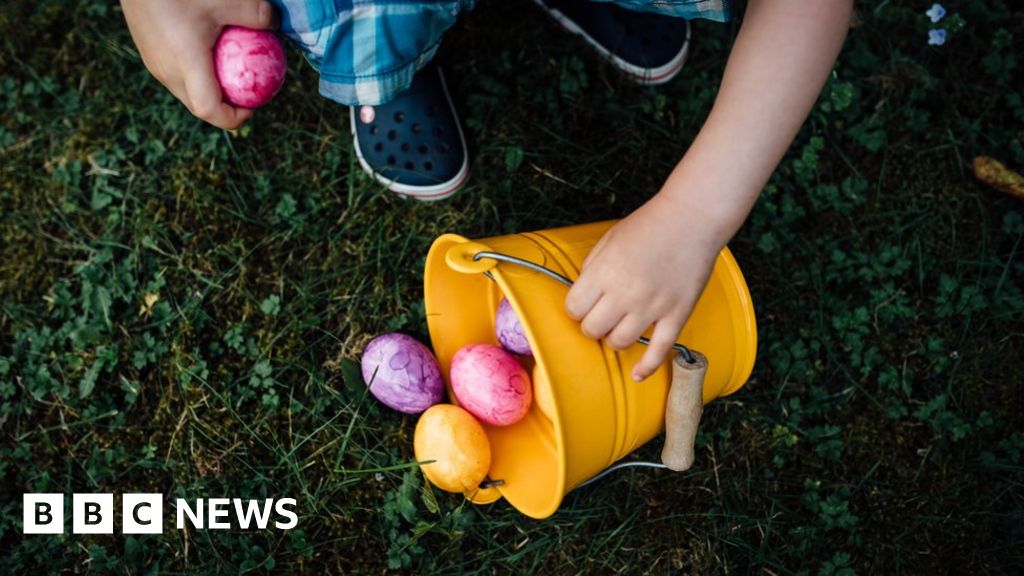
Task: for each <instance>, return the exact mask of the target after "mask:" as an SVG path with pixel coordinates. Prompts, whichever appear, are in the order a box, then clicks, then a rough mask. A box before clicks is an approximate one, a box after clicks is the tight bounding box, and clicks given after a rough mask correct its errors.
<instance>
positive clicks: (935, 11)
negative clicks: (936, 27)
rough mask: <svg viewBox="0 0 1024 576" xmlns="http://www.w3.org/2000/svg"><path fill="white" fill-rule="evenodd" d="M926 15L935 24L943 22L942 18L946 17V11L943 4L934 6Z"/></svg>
mask: <svg viewBox="0 0 1024 576" xmlns="http://www.w3.org/2000/svg"><path fill="white" fill-rule="evenodd" d="M925 14H926V15H927V16H928V18H930V19H931V21H932V23H933V24H934V23H935V22H938V21H939V20H942V17H943V16H945V15H946V9H945V8H943V7H942V4H932V7H931V8H929V9H928V11H927V12H925Z"/></svg>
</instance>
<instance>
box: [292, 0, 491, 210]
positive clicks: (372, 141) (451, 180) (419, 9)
mask: <svg viewBox="0 0 1024 576" xmlns="http://www.w3.org/2000/svg"><path fill="white" fill-rule="evenodd" d="M272 1H273V2H274V3H275V4H276V5H277V6H278V7H279V9H280V10H281V16H282V17H281V31H282V33H284V34H285V36H287V37H288V38H289V39H290V40H291V41H292V42H293V43H294V44H295V45H296V46H298V47H299V48H300V49H301V50H302V51H303V52H304V53H305V55H306V59H307V60H308V61H309V62H310V64H311V65H312V66H313V67H314V68H315V69H316V70H317V72H318V73H319V75H320V81H319V90H320V93H321V94H322V95H323V96H325V97H327V98H329V99H331V100H334V101H336V102H339V103H342V104H347V105H349V106H353V110H352V113H351V125H352V134H353V139H354V142H355V146H356V152H357V154H358V156H359V161H360V165H361V166H362V167H363V168H364V169H365V170H366V171H367V172H369V173H371V174H372V175H373V176H374V177H375V178H377V179H378V180H379V181H381V182H382V183H384V184H386V185H387V186H388V187H389V189H391V190H393V191H395V192H398V193H401V194H404V195H408V196H413V197H417V198H421V199H439V198H441V197H444V196H447V195H450V194H451V193H453V192H454V191H455V190H456V189H457V188H458V187H459V186H461V184H462V183H463V182H464V181H465V178H466V175H467V172H468V161H467V154H466V148H465V143H464V141H463V139H462V132H461V128H460V126H459V122H458V118H457V116H456V115H455V110H454V107H453V106H452V104H451V100H450V98H449V97H448V93H447V90H446V88H445V85H444V80H443V76H442V75H441V72H440V69H439V68H438V67H437V66H434V65H430V62H431V60H432V59H433V58H434V56H435V54H436V52H437V48H438V46H439V44H440V42H441V38H442V37H443V35H444V33H445V32H446V31H447V30H448V29H449V28H450V27H451V26H452V25H453V24H454V23H455V21H456V19H457V17H458V15H459V14H460V12H461V11H462V10H466V9H469V8H471V7H472V5H473V4H474V2H475V0H459V1H449V2H410V1H408V0H402V1H371V0H348V1H343V0H334V1H330V0H272Z"/></svg>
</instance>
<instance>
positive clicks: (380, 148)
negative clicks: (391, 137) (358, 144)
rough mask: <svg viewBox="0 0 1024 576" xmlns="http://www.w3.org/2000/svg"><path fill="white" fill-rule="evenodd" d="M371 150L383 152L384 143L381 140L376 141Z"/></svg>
mask: <svg viewBox="0 0 1024 576" xmlns="http://www.w3.org/2000/svg"><path fill="white" fill-rule="evenodd" d="M373 150H374V152H383V151H384V143H383V142H377V143H376V144H374V145H373Z"/></svg>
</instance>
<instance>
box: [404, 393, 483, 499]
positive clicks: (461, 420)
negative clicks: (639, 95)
mask: <svg viewBox="0 0 1024 576" xmlns="http://www.w3.org/2000/svg"><path fill="white" fill-rule="evenodd" d="M413 450H414V451H415V453H416V461H417V462H427V461H429V460H433V462H430V463H429V464H420V470H422V471H423V474H424V475H425V476H426V477H427V480H430V482H431V483H432V484H433V485H434V486H437V487H438V488H440V489H442V490H445V491H447V492H455V493H463V492H470V491H475V490H477V488H478V487H479V486H480V482H482V481H483V480H484V478H485V477H486V476H487V471H488V470H489V469H490V468H491V444H490V442H488V440H487V434H486V433H485V432H484V428H483V426H481V425H480V423H479V422H477V420H476V418H473V415H472V414H470V413H469V412H466V411H465V410H464V409H462V408H459V407H458V406H455V405H453V404H437V405H434V406H431V407H430V408H428V409H427V410H426V411H425V412H424V413H423V415H421V416H420V419H419V422H417V423H416V432H415V433H414V435H413Z"/></svg>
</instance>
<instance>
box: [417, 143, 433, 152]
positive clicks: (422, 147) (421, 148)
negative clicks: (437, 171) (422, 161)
mask: <svg viewBox="0 0 1024 576" xmlns="http://www.w3.org/2000/svg"><path fill="white" fill-rule="evenodd" d="M416 151H417V152H419V153H420V154H426V153H427V152H429V151H430V149H429V148H427V145H426V144H420V145H419V146H417V147H416Z"/></svg>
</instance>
